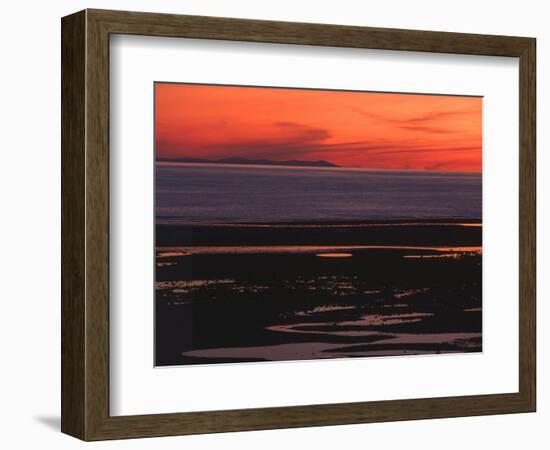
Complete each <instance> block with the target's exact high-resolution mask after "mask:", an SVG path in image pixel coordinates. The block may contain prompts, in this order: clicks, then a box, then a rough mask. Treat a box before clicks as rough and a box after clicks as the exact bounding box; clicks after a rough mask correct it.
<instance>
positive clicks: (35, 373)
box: [0, 0, 550, 449]
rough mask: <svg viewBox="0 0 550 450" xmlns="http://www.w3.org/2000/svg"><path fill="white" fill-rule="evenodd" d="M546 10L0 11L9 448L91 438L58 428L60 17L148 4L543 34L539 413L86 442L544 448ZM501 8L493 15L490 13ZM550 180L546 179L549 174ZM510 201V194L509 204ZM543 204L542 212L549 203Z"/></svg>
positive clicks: (4, 394)
mask: <svg viewBox="0 0 550 450" xmlns="http://www.w3.org/2000/svg"><path fill="white" fill-rule="evenodd" d="M545 3H546V2H539V1H523V2H521V4H520V3H519V2H516V1H515V2H505V1H485V2H479V1H466V0H465V1H462V2H460V3H457V2H449V3H445V4H444V3H441V2H437V1H416V2H408V1H406V0H403V1H387V2H383V3H373V4H372V5H370V6H369V5H368V4H367V3H366V2H353V1H351V0H350V1H346V0H341V1H339V2H337V3H335V2H320V1H312V2H309V1H301V2H299V1H296V0H293V1H283V0H279V1H277V2H274V1H273V2H255V1H244V0H242V1H241V0H232V1H231V2H227V1H223V0H219V1H214V0H212V1H210V0H197V1H194V0H190V1H187V2H181V1H161V0H158V1H155V2H152V1H114V0H113V1H93V0H88V1H79V0H75V1H71V2H68V1H64V2H62V1H55V0H54V1H50V2H38V1H37V2H25V1H21V2H19V3H15V2H11V3H9V5H4V9H3V11H2V15H1V16H0V33H2V40H1V41H0V42H2V53H3V57H4V58H3V65H2V71H0V77H1V78H2V83H1V89H2V91H1V93H2V95H1V97H0V99H1V103H0V104H1V109H0V111H1V114H2V116H1V118H0V119H1V120H0V123H1V124H2V156H3V160H2V164H1V165H0V183H1V184H2V190H1V192H2V196H1V198H2V206H3V209H2V212H3V216H2V218H3V220H2V233H0V239H1V241H0V249H1V250H2V252H1V264H2V268H1V269H2V270H1V272H0V273H2V278H1V281H2V283H1V284H0V289H1V290H0V298H1V300H2V301H3V302H4V305H5V306H6V307H7V308H5V309H4V313H3V314H2V315H1V316H0V317H1V318H0V321H1V322H0V337H1V342H2V371H1V372H0V373H1V375H0V379H1V380H2V383H0V398H1V399H2V407H1V412H0V414H1V417H0V421H1V422H0V423H2V424H3V426H2V433H1V434H0V444H1V445H2V447H5V448H10V449H11V448H33V447H32V446H40V447H45V448H56V449H69V448H79V447H84V445H85V444H83V443H80V442H79V441H77V440H75V439H73V438H70V437H67V436H64V435H61V434H60V433H59V431H58V430H59V402H60V394H59V366H60V359H59V339H60V332H59V310H60V307H59V296H60V288H59V276H60V274H59V263H60V249H59V247H60V225H59V222H60V206H59V205H60V187H59V177H60V156H59V145H60V139H59V134H60V119H59V113H60V109H59V103H60V89H59V83H60V82H59V79H60V68H59V65H60V55H59V53H60V52H59V46H60V38H59V34H60V33H59V17H60V16H62V15H65V14H68V13H70V12H73V11H75V10H78V9H81V8H84V7H98V8H114V9H134V10H155V11H159V12H173V13H187V14H205V15H219V16H233V17H249V18H264V19H277V20H294V21H310V22H325V23H341V24H353V25H369V26H381V27H397V28H417V29H435V30H445V31H461V32H475V33H493V34H509V35H512V34H516V35H527V36H536V37H537V38H538V58H539V59H538V73H537V78H538V122H539V130H538V148H539V152H538V173H539V178H538V179H539V182H538V183H539V193H538V203H539V212H538V222H539V226H538V229H539V233H538V243H539V245H538V247H539V256H538V264H539V265H538V268H539V281H538V297H539V303H538V317H539V319H538V323H539V328H538V333H539V347H538V349H539V351H538V369H539V391H538V392H539V395H538V398H539V407H538V409H539V411H538V413H536V414H523V415H508V416H492V417H477V418H461V419H443V420H430V421H413V422H403V423H393V424H392V423H389V424H373V425H348V426H339V427H324V428H311V429H297V430H277V431H266V432H254V433H232V434H222V435H213V436H193V437H183V438H182V437H173V438H160V439H159V438H157V439H143V440H133V441H120V442H104V443H97V444H88V446H94V447H96V448H128V449H135V448H155V449H158V448H160V449H164V448H166V449H168V448H192V449H194V448H197V449H198V448H208V449H213V448H239V449H241V448H272V449H279V448H281V447H289V448H298V447H300V446H302V447H306V448H311V447H315V448H316V449H324V448H327V449H328V448H334V447H335V446H339V447H342V446H344V445H345V446H346V447H349V448H365V446H367V445H368V446H371V447H382V446H383V447H384V448H399V447H405V446H406V447H407V448H410V449H413V448H422V449H432V448H433V449H439V448H442V447H444V448H446V449H464V448H466V447H471V448H483V447H488V448H499V449H508V448H510V449H512V448H519V447H524V448H534V449H543V448H548V443H549V441H550V438H549V436H548V431H547V430H548V428H547V424H548V423H549V421H550V412H549V410H548V408H549V406H550V394H549V390H548V388H547V385H546V383H547V379H548V375H549V374H548V364H549V351H548V344H547V342H548V341H549V340H550V336H549V333H548V328H545V324H546V323H548V321H549V320H550V309H549V308H548V305H547V304H545V299H548V295H549V294H550V282H549V281H548V276H546V277H545V274H547V273H548V271H549V270H550V266H549V257H550V245H549V244H550V243H549V240H548V231H546V230H548V229H549V227H550V223H549V221H550V216H549V209H548V208H549V207H548V204H549V203H550V197H549V192H550V191H549V190H550V181H548V180H549V179H550V178H548V177H549V175H548V174H549V171H550V167H549V163H550V160H549V157H548V154H547V152H545V150H544V149H545V148H548V147H549V145H550V134H549V132H548V131H547V130H546V129H545V127H544V124H545V123H549V120H550V90H549V88H548V84H547V82H546V81H545V79H548V78H549V76H550V29H548V26H547V23H548V17H549V12H548V11H547V10H545V9H544V8H545ZM497 12H498V13H497ZM545 175H546V179H545ZM503 201H506V199H503ZM543 205H546V207H543Z"/></svg>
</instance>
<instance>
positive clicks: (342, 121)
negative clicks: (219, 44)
mask: <svg viewBox="0 0 550 450" xmlns="http://www.w3.org/2000/svg"><path fill="white" fill-rule="evenodd" d="M155 96H156V99H155V100H156V113H155V114H156V117H155V127H156V130H155V135H156V149H157V157H159V158H177V157H191V158H204V159H212V160H214V159H220V158H227V157H244V158H248V159H269V160H274V161H283V160H291V159H294V160H303V161H316V160H325V161H330V162H332V163H334V164H337V165H339V166H343V167H366V168H381V169H424V170H449V171H467V172H481V108H482V106H481V105H482V99H481V98H479V97H451V96H438V95H410V94H386V93H371V92H344V91H327V90H300V89H273V88H249V87H235V86H215V85H196V84H166V83H157V84H156V85H155Z"/></svg>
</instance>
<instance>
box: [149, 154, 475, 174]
mask: <svg viewBox="0 0 550 450" xmlns="http://www.w3.org/2000/svg"><path fill="white" fill-rule="evenodd" d="M269 161H270V162H273V163H274V164H246V163H244V164H243V163H241V164H239V163H226V162H218V161H215V160H212V161H209V160H204V161H199V162H186V161H178V160H177V159H169V158H161V159H155V164H162V163H169V164H181V165H187V166H193V165H194V166H201V165H208V166H234V167H266V168H274V167H275V168H277V167H281V168H286V169H317V170H339V169H347V170H357V171H360V170H364V171H367V170H371V171H381V172H382V171H386V172H435V173H448V174H468V175H480V176H481V175H483V171H481V172H476V171H468V170H442V169H408V168H391V167H363V166H338V165H336V164H334V163H331V162H330V161H324V160H323V161H324V162H327V163H330V164H333V165H332V166H315V165H311V166H306V165H288V164H275V163H277V161H272V160H269ZM296 161H300V162H304V163H307V162H317V161H305V160H296Z"/></svg>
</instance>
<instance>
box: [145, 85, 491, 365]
mask: <svg viewBox="0 0 550 450" xmlns="http://www.w3.org/2000/svg"><path fill="white" fill-rule="evenodd" d="M154 100H155V124H154V126H155V217H154V220H155V319H154V320H155V365H156V366H179V365H190V364H215V363H235V362H241V363H242V362H258V361H285V360H286V361H289V360H304V359H324V358H350V357H374V356H395V357H397V356H401V355H419V354H442V353H465V352H480V351H482V220H481V219H482V98H481V97H475V96H451V95H434V94H414V93H386V92H367V91H344V90H325V89H303V88H279V87H277V88H274V87H252V86H250V87H248V86H228V85H207V84H187V83H164V82H157V83H155V99H154Z"/></svg>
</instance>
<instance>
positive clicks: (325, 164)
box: [157, 157, 340, 167]
mask: <svg viewBox="0 0 550 450" xmlns="http://www.w3.org/2000/svg"><path fill="white" fill-rule="evenodd" d="M157 161H159V162H180V163H199V164H245V165H262V166H299V167H340V166H338V165H336V164H334V163H331V162H329V161H324V160H317V161H301V160H286V161H274V160H271V159H248V158H242V157H231V158H222V159H203V158H187V157H177V158H157Z"/></svg>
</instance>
